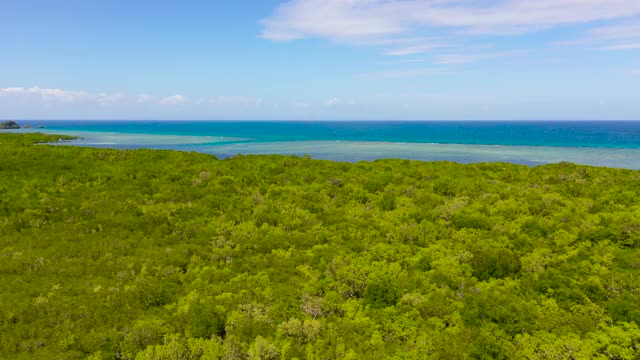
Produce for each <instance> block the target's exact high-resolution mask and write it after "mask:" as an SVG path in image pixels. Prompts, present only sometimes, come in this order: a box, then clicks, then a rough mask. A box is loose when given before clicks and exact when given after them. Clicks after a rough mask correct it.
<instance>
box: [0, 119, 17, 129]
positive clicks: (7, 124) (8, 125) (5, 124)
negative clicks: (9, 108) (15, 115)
mask: <svg viewBox="0 0 640 360" xmlns="http://www.w3.org/2000/svg"><path fill="white" fill-rule="evenodd" d="M0 129H2V130H15V129H20V125H18V124H17V123H16V122H15V121H2V122H0Z"/></svg>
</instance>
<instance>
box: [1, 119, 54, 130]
mask: <svg viewBox="0 0 640 360" xmlns="http://www.w3.org/2000/svg"><path fill="white" fill-rule="evenodd" d="M20 128H22V129H33V128H34V126H32V125H28V124H27V125H24V126H20V124H18V123H17V122H15V121H2V122H0V130H17V129H20ZM36 128H38V129H43V128H44V126H43V125H38V126H36Z"/></svg>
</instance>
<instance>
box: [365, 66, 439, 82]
mask: <svg viewBox="0 0 640 360" xmlns="http://www.w3.org/2000/svg"><path fill="white" fill-rule="evenodd" d="M444 73H450V72H445V71H442V70H440V69H435V68H417V69H393V70H382V71H373V72H367V73H362V74H358V77H359V78H362V79H367V80H380V79H397V78H408V77H409V78H414V77H421V76H431V75H436V74H444Z"/></svg>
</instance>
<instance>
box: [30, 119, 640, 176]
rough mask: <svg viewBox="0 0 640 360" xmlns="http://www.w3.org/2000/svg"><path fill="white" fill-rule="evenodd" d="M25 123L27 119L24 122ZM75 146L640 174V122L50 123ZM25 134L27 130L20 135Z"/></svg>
mask: <svg viewBox="0 0 640 360" xmlns="http://www.w3.org/2000/svg"><path fill="white" fill-rule="evenodd" d="M23 123H25V124H26V123H30V122H23ZM30 124H32V125H37V124H43V125H45V126H46V129H44V130H45V131H46V132H55V133H61V134H69V135H78V136H81V137H82V138H83V139H82V140H79V141H76V142H74V144H75V145H81V146H94V147H113V148H140V147H145V148H158V149H175V150H184V151H199V152H205V153H211V154H215V155H217V156H219V157H229V156H234V155H237V154H294V155H303V154H308V155H310V156H312V157H314V158H319V159H329V160H338V161H360V160H375V159H382V158H403V159H415V160H426V161H439V160H448V161H456V162H461V163H470V162H492V161H502V162H512V163H518V164H526V165H539V164H546V163H554V162H560V161H570V162H574V163H578V164H586V165H596V166H609V167H620V168H630V169H640V122H631V121H626V122H622V121H620V122H618V121H601V122H597V121H585V122H484V121H483V122H472V121H466V122H391V121H388V122H363V121H359V122H320V121H318V122H267V121H254V122H239V121H226V122H225V121H216V122H203V121H169V122H167V121H144V122H123V121H112V122H108V121H55V122H53V121H52V122H31V123H30ZM21 131H26V130H21Z"/></svg>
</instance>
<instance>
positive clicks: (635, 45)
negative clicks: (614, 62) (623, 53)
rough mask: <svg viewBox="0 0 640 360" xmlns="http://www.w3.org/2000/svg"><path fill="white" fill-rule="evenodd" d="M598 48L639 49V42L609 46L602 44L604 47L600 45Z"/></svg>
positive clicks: (612, 49)
mask: <svg viewBox="0 0 640 360" xmlns="http://www.w3.org/2000/svg"><path fill="white" fill-rule="evenodd" d="M600 49H601V50H609V51H614V50H636V49H640V42H637V43H627V44H616V45H609V46H604V47H602V48H600Z"/></svg>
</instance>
